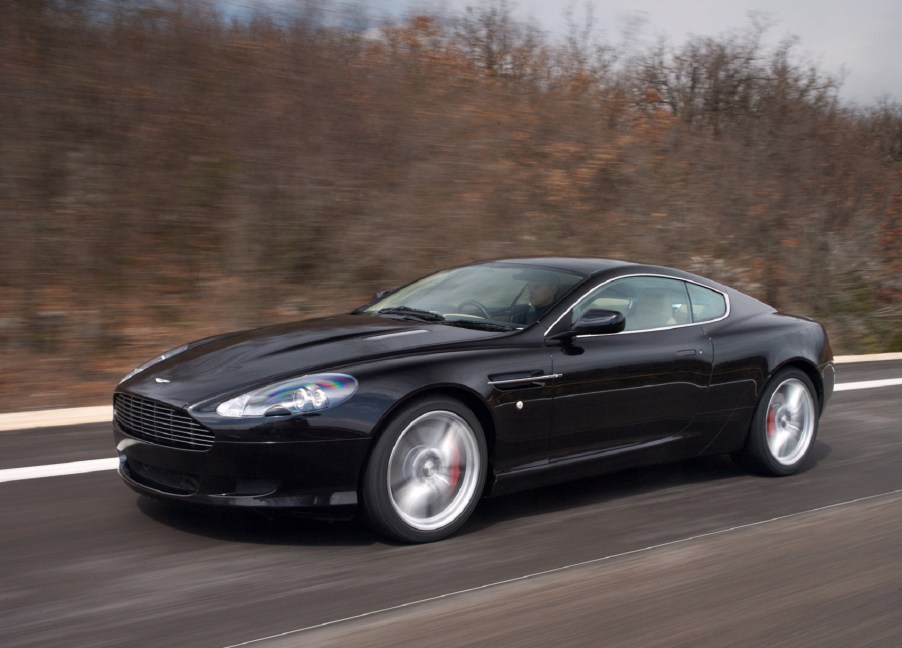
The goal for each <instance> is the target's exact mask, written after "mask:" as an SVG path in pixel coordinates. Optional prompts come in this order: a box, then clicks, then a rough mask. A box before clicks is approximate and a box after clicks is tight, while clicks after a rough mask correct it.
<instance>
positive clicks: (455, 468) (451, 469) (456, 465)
mask: <svg viewBox="0 0 902 648" xmlns="http://www.w3.org/2000/svg"><path fill="white" fill-rule="evenodd" d="M448 479H449V480H450V481H451V485H452V486H457V480H458V479H460V450H459V449H458V448H457V446H454V454H453V456H452V457H451V465H450V466H448Z"/></svg>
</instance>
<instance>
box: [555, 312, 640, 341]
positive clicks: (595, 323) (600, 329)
mask: <svg viewBox="0 0 902 648" xmlns="http://www.w3.org/2000/svg"><path fill="white" fill-rule="evenodd" d="M625 326H626V318H625V317H624V316H623V313H621V312H620V311H614V310H604V309H602V308H593V309H590V310H587V311H586V312H585V313H583V314H582V315H581V316H580V318H579V319H578V320H576V322H574V323H573V325H572V326H571V327H570V328H569V330H566V331H564V332H563V333H557V334H555V335H552V336H549V337H548V338H546V339H547V340H548V341H550V342H558V343H560V344H562V345H563V346H564V347H567V348H572V343H573V338H575V337H576V336H577V335H605V334H610V333H620V331H622V330H623V328H624V327H625Z"/></svg>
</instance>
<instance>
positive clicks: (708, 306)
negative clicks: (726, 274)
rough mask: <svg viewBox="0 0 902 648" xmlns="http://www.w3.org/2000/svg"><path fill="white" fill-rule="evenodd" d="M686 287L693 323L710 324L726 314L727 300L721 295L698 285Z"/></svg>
mask: <svg viewBox="0 0 902 648" xmlns="http://www.w3.org/2000/svg"><path fill="white" fill-rule="evenodd" d="M687 285H688V288H689V301H690V303H691V304H692V321H693V322H710V321H711V320H715V319H717V318H719V317H723V316H724V315H725V314H726V312H727V300H726V298H725V297H724V296H723V295H722V294H720V293H719V292H717V291H716V290H711V289H710V288H705V287H704V286H699V285H698V284H687Z"/></svg>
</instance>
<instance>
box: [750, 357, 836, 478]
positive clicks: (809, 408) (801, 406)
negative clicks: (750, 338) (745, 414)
mask: <svg viewBox="0 0 902 648" xmlns="http://www.w3.org/2000/svg"><path fill="white" fill-rule="evenodd" d="M819 409H820V408H819V405H818V400H817V392H816V391H815V389H814V385H813V384H812V383H811V379H810V378H808V376H807V375H806V374H805V373H804V372H803V371H801V370H799V369H792V368H789V369H784V370H782V371H780V372H779V373H777V375H776V376H774V377H773V378H772V379H771V381H770V382H769V383H768V384H767V387H766V388H765V389H764V392H763V393H762V394H761V400H759V401H758V406H757V407H756V408H755V415H754V417H753V418H752V423H751V426H750V428H749V435H748V438H747V439H746V444H745V447H744V448H743V449H742V450H741V451H740V452H739V453H737V455H734V458H735V459H736V460H737V461H738V462H739V463H740V464H741V465H743V466H745V467H746V468H749V469H751V470H752V471H754V472H758V473H761V474H765V475H775V476H784V475H792V474H794V473H796V472H798V471H799V469H800V468H801V467H802V464H803V463H804V462H805V459H806V458H807V457H808V454H809V453H810V451H811V448H812V447H813V446H814V440H815V439H816V438H817V427H818V412H819Z"/></svg>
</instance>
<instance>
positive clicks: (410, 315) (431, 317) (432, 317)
mask: <svg viewBox="0 0 902 648" xmlns="http://www.w3.org/2000/svg"><path fill="white" fill-rule="evenodd" d="M377 314H378V315H400V316H402V317H404V318H405V319H412V320H418V321H420V322H444V321H445V318H444V317H442V316H441V315H439V314H438V313H433V312H432V311H428V310H423V309H421V308H411V307H410V306H392V307H391V308H383V309H382V310H380V311H377Z"/></svg>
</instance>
